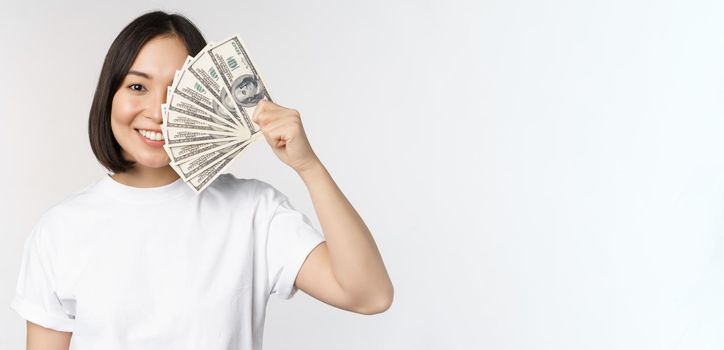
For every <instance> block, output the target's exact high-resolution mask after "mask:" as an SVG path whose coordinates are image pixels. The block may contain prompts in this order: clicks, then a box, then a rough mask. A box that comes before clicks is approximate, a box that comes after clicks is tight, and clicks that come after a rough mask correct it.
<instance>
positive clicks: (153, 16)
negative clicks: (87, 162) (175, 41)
mask: <svg viewBox="0 0 724 350" xmlns="http://www.w3.org/2000/svg"><path fill="white" fill-rule="evenodd" d="M158 36H176V37H178V38H179V39H180V40H181V41H182V42H183V43H184V45H185V46H186V51H188V54H189V55H190V56H196V54H197V53H199V52H200V51H201V50H202V49H203V48H204V46H206V40H205V39H204V36H203V35H202V34H201V31H199V29H198V28H197V27H196V26H195V25H194V24H193V23H192V22H191V21H190V20H189V19H188V18H186V17H185V16H183V15H181V14H169V13H166V12H163V11H153V12H149V13H146V14H144V15H141V16H140V17H138V18H136V19H134V20H133V21H132V22H131V23H129V24H128V25H127V26H126V27H125V28H123V30H121V32H120V33H119V34H118V36H116V38H115V40H113V43H112V44H111V47H110V48H109V49H108V53H107V54H106V58H105V61H103V68H101V74H100V77H99V78H98V86H97V87H96V91H95V95H94V96H93V102H92V103H91V108H90V114H89V116H88V136H89V138H90V144H91V149H92V150H93V154H95V156H96V158H97V159H98V161H99V162H100V163H101V165H103V166H104V167H105V168H106V169H108V170H110V171H112V172H114V173H121V172H124V171H127V170H130V169H132V168H133V165H134V164H135V162H133V161H129V160H127V159H125V158H124V157H123V154H122V152H121V146H120V144H118V141H117V140H116V138H115V137H114V136H113V131H112V130H111V105H112V102H113V96H114V95H115V94H116V91H118V88H119V87H120V85H121V82H123V79H124V78H125V77H126V74H128V71H129V70H130V69H131V65H132V64H133V61H134V60H135V59H136V56H137V55H138V52H139V51H140V50H141V48H142V47H143V45H145V44H146V43H147V42H148V41H150V40H151V39H153V38H155V37H158Z"/></svg>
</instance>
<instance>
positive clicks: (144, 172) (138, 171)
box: [111, 164, 179, 188]
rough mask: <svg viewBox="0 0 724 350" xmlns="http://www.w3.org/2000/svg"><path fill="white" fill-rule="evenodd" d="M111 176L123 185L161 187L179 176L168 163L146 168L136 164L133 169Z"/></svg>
mask: <svg viewBox="0 0 724 350" xmlns="http://www.w3.org/2000/svg"><path fill="white" fill-rule="evenodd" d="M111 177H112V178H113V179H114V180H116V181H118V182H120V183H122V184H124V185H127V186H132V187H141V188H148V187H161V186H164V185H168V184H170V183H172V182H174V181H176V180H177V179H178V178H179V176H178V174H176V172H175V171H174V170H173V168H171V166H170V165H166V166H164V167H161V168H148V167H145V166H143V165H140V164H136V166H134V167H133V169H131V170H128V171H126V172H122V173H117V174H113V175H112V176H111Z"/></svg>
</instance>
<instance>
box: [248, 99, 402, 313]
mask: <svg viewBox="0 0 724 350" xmlns="http://www.w3.org/2000/svg"><path fill="white" fill-rule="evenodd" d="M253 120H254V122H256V123H258V124H259V125H260V127H261V129H262V131H263V133H264V137H265V138H266V140H267V143H269V145H270V146H271V147H272V150H273V151H274V153H275V154H276V155H277V157H278V158H279V159H280V160H281V161H283V162H284V163H286V164H287V165H288V166H290V167H291V168H292V169H294V170H295V171H296V172H297V174H299V176H300V177H301V179H302V181H304V184H305V185H306V187H307V190H308V191H309V194H310V197H311V198H312V202H313V204H314V209H315V211H316V213H317V217H318V219H319V222H320V224H321V226H322V231H323V233H324V237H325V241H326V242H324V243H322V244H320V245H319V246H317V247H316V248H315V249H314V250H313V251H312V252H311V253H310V254H309V256H308V257H307V260H306V261H305V262H304V264H303V265H302V268H301V269H300V271H299V274H298V275H297V279H296V282H295V285H296V286H297V288H299V289H301V290H303V291H304V292H305V293H307V294H309V295H311V296H312V297H314V298H316V299H318V300H321V301H323V302H326V303H327V304H330V305H332V306H335V307H338V308H341V309H345V310H350V311H355V312H358V313H363V314H373V313H379V312H382V311H385V310H386V309H387V308H389V306H390V305H391V303H392V299H393V295H394V290H393V286H392V282H391V281H390V278H389V276H388V274H387V270H386V269H385V265H384V262H383V261H382V257H381V255H380V252H379V250H378V249H377V245H376V244H375V241H374V239H373V238H372V235H371V233H370V231H369V229H368V228H367V226H366V225H365V223H364V221H362V218H361V217H360V216H359V215H358V214H357V212H356V211H355V209H354V208H353V207H352V205H351V204H350V202H349V201H348V200H347V198H346V197H345V196H344V194H343V193H342V191H341V190H340V189H339V187H337V184H336V183H335V182H334V180H333V179H332V177H331V175H330V174H329V172H327V169H326V168H325V167H324V166H323V165H322V163H321V161H320V160H319V158H317V156H316V155H315V154H314V152H313V151H312V149H311V146H310V145H309V141H308V140H307V137H306V134H305V133H304V129H303V126H302V123H301V119H300V115H299V112H297V111H296V110H293V109H288V108H284V107H281V106H279V105H276V104H274V103H272V102H269V101H261V102H260V103H259V105H257V108H256V110H255V112H254V116H253Z"/></svg>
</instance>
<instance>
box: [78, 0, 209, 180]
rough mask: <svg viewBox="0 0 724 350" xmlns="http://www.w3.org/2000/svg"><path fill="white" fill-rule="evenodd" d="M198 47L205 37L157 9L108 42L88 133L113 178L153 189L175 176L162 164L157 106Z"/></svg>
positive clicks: (164, 156) (179, 18) (165, 161)
mask: <svg viewBox="0 0 724 350" xmlns="http://www.w3.org/2000/svg"><path fill="white" fill-rule="evenodd" d="M204 46H206V40H205V39H204V37H203V35H202V34H201V32H200V31H199V30H198V29H197V28H196V26H194V25H193V23H191V22H190V21H189V20H188V19H186V18H185V17H183V16H181V15H168V14H165V13H161V12H154V13H149V14H146V15H144V16H141V17H139V18H138V19H136V20H135V21H133V22H132V23H131V24H129V25H128V27H126V29H125V30H123V31H122V32H121V33H120V34H119V35H118V37H117V38H116V40H115V41H114V42H113V44H112V45H111V47H110V49H109V50H108V54H107V55H106V59H105V62H104V63H103V68H102V69H101V75H100V78H99V80H98V87H97V88H96V94H95V96H94V98H93V103H92V105H91V111H90V118H89V122H88V133H89V136H90V140H91V147H92V149H93V153H94V154H95V155H96V158H98V160H99V161H100V163H101V164H103V165H104V166H105V167H106V168H108V169H109V170H110V171H112V172H114V173H115V174H114V175H113V177H114V179H116V180H117V181H119V182H121V183H124V184H127V185H132V186H136V187H154V186H158V185H160V184H164V183H168V182H169V181H172V180H174V179H175V178H177V177H178V175H177V174H176V173H175V172H174V171H173V169H172V168H170V167H165V166H164V165H167V164H168V162H169V159H168V155H167V154H166V153H165V152H164V150H163V147H162V146H163V141H162V140H161V139H162V138H163V137H162V136H161V135H162V133H161V123H162V119H161V104H162V103H164V101H165V99H166V88H167V87H168V86H169V85H171V82H172V81H173V75H174V73H175V72H176V70H177V69H180V68H181V66H183V63H184V60H185V59H186V57H187V56H193V55H196V54H197V53H198V52H199V51H201V49H203V47H204ZM109 121H110V123H109ZM145 175H147V176H145ZM138 180H143V181H138Z"/></svg>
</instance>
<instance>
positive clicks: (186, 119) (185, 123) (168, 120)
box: [161, 104, 237, 133]
mask: <svg viewBox="0 0 724 350" xmlns="http://www.w3.org/2000/svg"><path fill="white" fill-rule="evenodd" d="M161 115H162V116H163V123H164V125H165V126H166V127H169V126H171V127H177V128H180V129H191V130H197V131H200V130H211V131H223V132H228V133H237V131H236V130H234V129H232V128H230V127H228V126H224V125H219V124H216V123H211V122H209V121H207V120H203V119H198V118H196V117H192V116H190V115H187V114H184V113H181V112H179V111H176V110H171V111H170V110H168V106H167V105H166V104H162V105H161Z"/></svg>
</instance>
